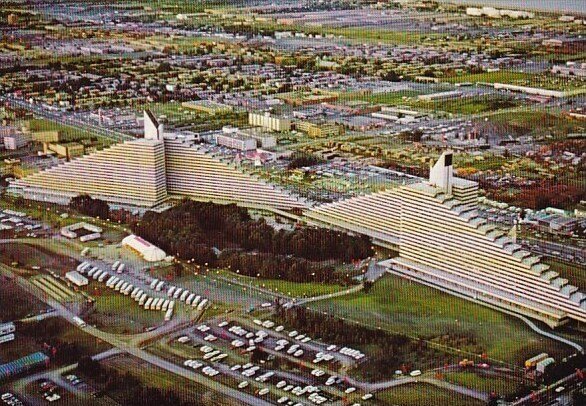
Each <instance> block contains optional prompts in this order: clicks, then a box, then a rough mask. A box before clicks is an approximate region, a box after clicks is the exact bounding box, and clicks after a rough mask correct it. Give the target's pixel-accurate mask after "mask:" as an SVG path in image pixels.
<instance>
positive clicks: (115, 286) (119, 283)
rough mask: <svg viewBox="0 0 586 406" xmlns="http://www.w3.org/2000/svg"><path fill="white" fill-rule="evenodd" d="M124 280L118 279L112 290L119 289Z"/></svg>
mask: <svg viewBox="0 0 586 406" xmlns="http://www.w3.org/2000/svg"><path fill="white" fill-rule="evenodd" d="M125 283H126V282H124V281H123V280H120V281H118V282H117V283H116V285H114V290H116V291H119V290H120V289H122V286H123V285H124V284H125Z"/></svg>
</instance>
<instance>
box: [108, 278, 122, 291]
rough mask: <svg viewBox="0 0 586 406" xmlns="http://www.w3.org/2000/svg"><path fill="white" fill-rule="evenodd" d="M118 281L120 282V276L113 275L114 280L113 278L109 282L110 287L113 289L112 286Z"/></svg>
mask: <svg viewBox="0 0 586 406" xmlns="http://www.w3.org/2000/svg"><path fill="white" fill-rule="evenodd" d="M118 282H120V278H119V277H117V276H115V277H114V280H113V281H112V282H110V287H111V288H112V289H114V286H116V284H117V283H118Z"/></svg>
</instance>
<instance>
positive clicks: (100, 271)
mask: <svg viewBox="0 0 586 406" xmlns="http://www.w3.org/2000/svg"><path fill="white" fill-rule="evenodd" d="M103 273H104V271H102V270H101V269H98V270H97V271H96V272H95V273H94V276H92V278H94V280H95V281H97V280H98V278H99V277H100V276H101V275H102V274H103Z"/></svg>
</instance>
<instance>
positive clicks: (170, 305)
mask: <svg viewBox="0 0 586 406" xmlns="http://www.w3.org/2000/svg"><path fill="white" fill-rule="evenodd" d="M174 308H175V301H174V300H171V302H170V303H169V309H174Z"/></svg>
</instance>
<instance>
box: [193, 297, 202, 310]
mask: <svg viewBox="0 0 586 406" xmlns="http://www.w3.org/2000/svg"><path fill="white" fill-rule="evenodd" d="M200 299H201V296H200V295H197V296H196V297H195V298H194V299H193V302H191V306H193V307H196V306H197V304H198V303H199V301H200Z"/></svg>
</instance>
